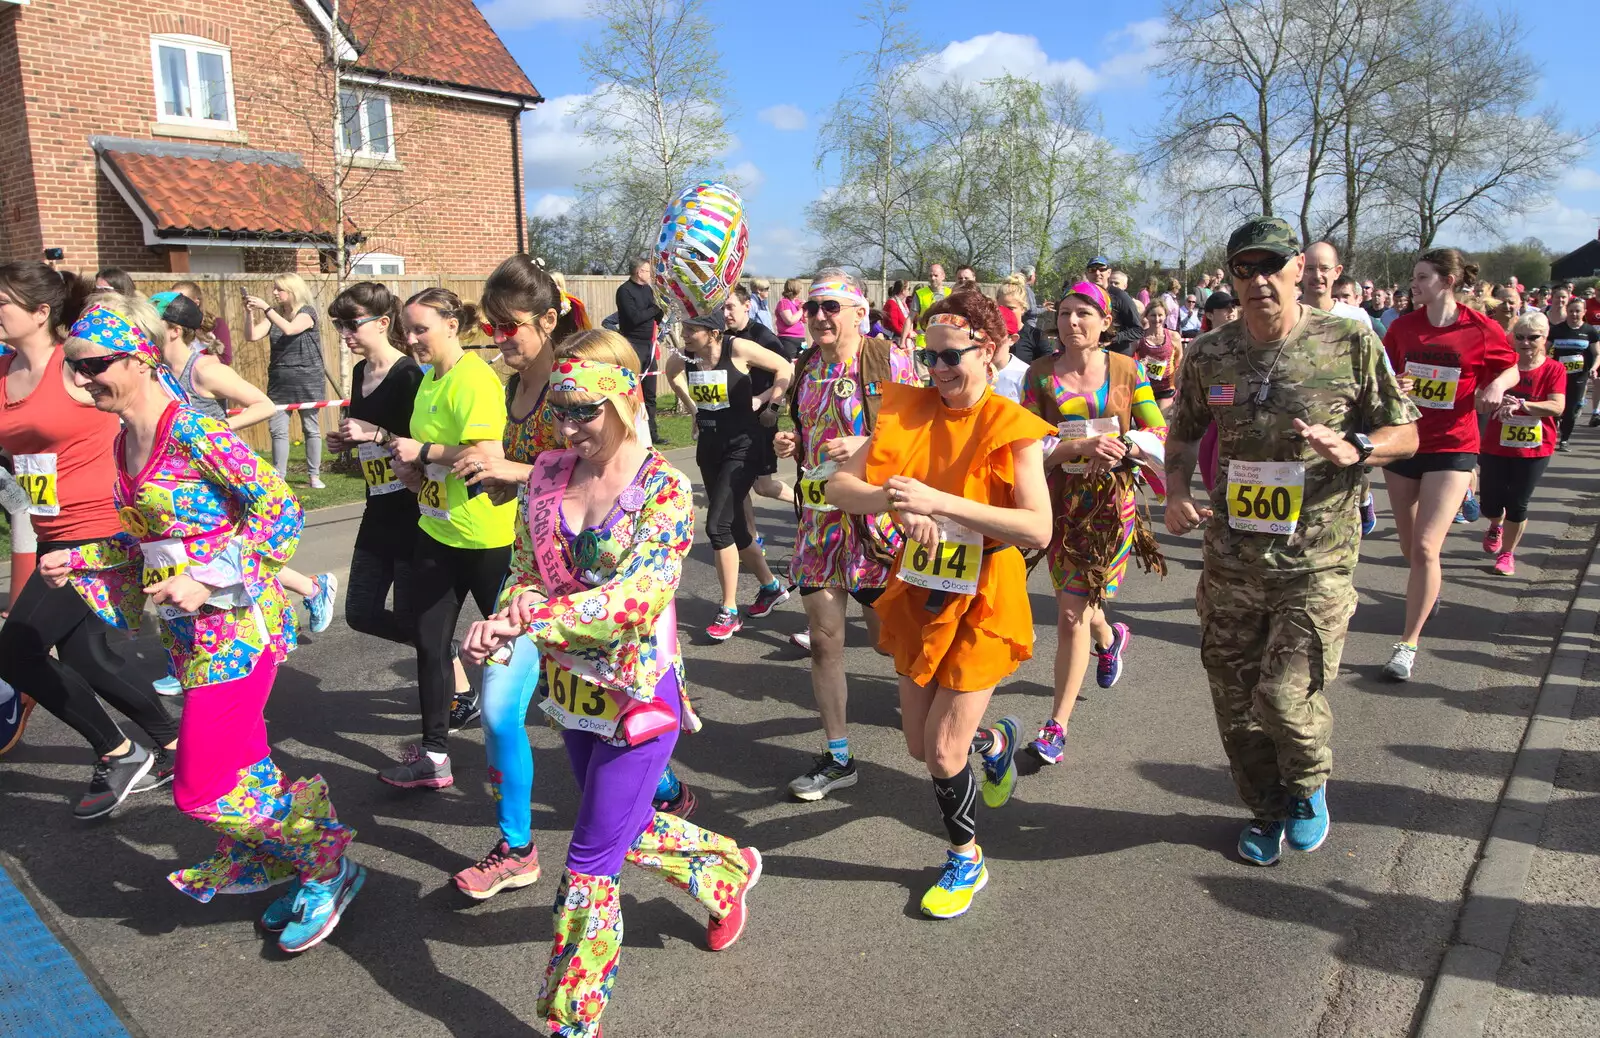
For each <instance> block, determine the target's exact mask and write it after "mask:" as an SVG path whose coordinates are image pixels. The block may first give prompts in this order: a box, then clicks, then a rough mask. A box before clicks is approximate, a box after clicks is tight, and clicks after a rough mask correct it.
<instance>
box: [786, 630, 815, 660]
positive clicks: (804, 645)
mask: <svg viewBox="0 0 1600 1038" xmlns="http://www.w3.org/2000/svg"><path fill="white" fill-rule="evenodd" d="M789 644H790V645H793V646H794V647H795V648H797V649H799V650H800V651H801V652H803V653H805V654H806V655H807V656H809V655H811V632H810V631H800V632H798V633H796V634H791V635H789Z"/></svg>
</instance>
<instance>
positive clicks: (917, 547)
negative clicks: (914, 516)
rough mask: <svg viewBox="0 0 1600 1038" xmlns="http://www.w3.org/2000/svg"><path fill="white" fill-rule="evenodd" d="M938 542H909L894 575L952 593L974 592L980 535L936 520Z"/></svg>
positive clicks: (980, 553)
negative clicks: (898, 568)
mask: <svg viewBox="0 0 1600 1038" xmlns="http://www.w3.org/2000/svg"><path fill="white" fill-rule="evenodd" d="M937 521H938V523H939V535H940V539H939V543H938V544H919V543H917V542H916V541H910V542H908V543H907V544H906V549H905V554H904V555H903V556H902V557H901V560H900V571H899V572H898V573H896V574H895V575H896V576H897V577H899V578H900V579H901V580H903V581H905V582H906V583H907V584H915V585H916V586H917V587H925V588H927V589H929V590H930V591H948V592H950V593H951V594H953V595H975V594H977V593H978V570H979V569H980V568H981V567H982V565H983V536H982V535H981V534H979V533H978V532H976V531H974V530H969V529H967V528H966V527H965V526H962V525H961V524H960V523H958V522H955V521H954V520H951V519H939V520H937Z"/></svg>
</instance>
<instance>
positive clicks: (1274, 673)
mask: <svg viewBox="0 0 1600 1038" xmlns="http://www.w3.org/2000/svg"><path fill="white" fill-rule="evenodd" d="M1355 606H1356V592H1355V585H1354V584H1353V583H1352V581H1351V570H1350V569H1345V568H1340V569H1329V570H1321V571H1318V572H1313V573H1284V574H1275V573H1271V572H1263V571H1261V570H1257V569H1252V568H1245V567H1238V566H1229V565H1226V564H1222V565H1218V564H1216V563H1215V562H1214V561H1213V560H1210V559H1207V560H1206V564H1205V569H1204V571H1203V573H1202V574H1201V577H1200V586H1199V588H1198V590H1197V591H1196V592H1195V609H1196V611H1197V612H1198V613H1199V614H1200V660H1201V663H1203V664H1204V665H1205V668H1206V675H1207V677H1208V678H1209V679H1210V682H1211V701H1212V705H1213V707H1214V708H1215V709H1216V714H1217V731H1218V733H1219V734H1221V736H1222V748H1223V750H1224V751H1225V752H1226V753H1227V755H1228V764H1229V767H1230V768H1231V770H1232V772H1233V782H1234V785H1235V786H1236V787H1238V790H1239V796H1240V798H1242V799H1243V800H1244V802H1245V806H1247V807H1248V808H1250V811H1251V813H1252V815H1254V816H1255V817H1257V818H1264V819H1282V818H1285V817H1287V816H1288V808H1289V804H1288V801H1289V798H1290V797H1309V796H1310V795H1311V794H1312V793H1314V792H1315V791H1316V790H1317V788H1318V787H1319V786H1321V785H1322V784H1323V783H1324V782H1326V781H1327V779H1328V775H1329V774H1330V773H1331V772H1332V771H1333V751H1332V750H1331V749H1330V748H1329V746H1328V740H1329V736H1330V735H1331V734H1332V730H1333V714H1332V712H1331V711H1330V710H1329V708H1328V700H1327V697H1326V695H1325V691H1326V689H1327V687H1328V685H1329V684H1330V683H1331V682H1332V681H1333V679H1334V676H1335V675H1336V674H1338V672H1339V657H1340V655H1341V654H1343V652H1344V638H1345V629H1346V627H1347V625H1348V624H1349V622H1350V616H1351V614H1352V613H1354V612H1355Z"/></svg>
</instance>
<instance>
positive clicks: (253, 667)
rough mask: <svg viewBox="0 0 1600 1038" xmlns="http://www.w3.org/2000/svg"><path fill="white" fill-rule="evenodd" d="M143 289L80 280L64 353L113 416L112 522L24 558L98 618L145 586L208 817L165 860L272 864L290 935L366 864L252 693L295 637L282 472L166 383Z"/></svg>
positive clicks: (191, 771) (204, 873) (187, 881)
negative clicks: (205, 856) (201, 846)
mask: <svg viewBox="0 0 1600 1038" xmlns="http://www.w3.org/2000/svg"><path fill="white" fill-rule="evenodd" d="M165 337H166V329H165V328H164V327H163V326H162V322H161V319H160V318H159V317H158V316H156V313H155V311H154V310H153V309H152V308H151V307H150V305H149V304H148V303H146V302H144V301H143V300H140V299H136V298H133V299H130V298H127V297H124V296H120V295H117V294H115V293H109V294H105V295H101V296H97V297H96V302H95V305H94V306H92V307H90V308H89V310H88V311H87V312H85V313H84V315H83V316H82V317H80V318H79V319H78V321H77V322H76V323H75V324H73V326H72V331H71V333H70V335H69V337H68V339H67V344H66V355H67V363H68V365H69V366H70V367H71V369H72V373H73V380H74V382H75V383H76V384H77V385H78V387H79V388H81V389H84V390H86V391H87V392H88V393H89V395H90V396H91V397H93V399H94V405H95V407H96V408H97V409H99V410H100V411H102V412H105V413H107V414H111V415H115V416H117V417H118V418H120V419H121V420H122V431H121V432H120V433H119V434H118V435H117V438H116V442H115V444H114V445H113V447H112V450H111V451H110V456H111V457H112V458H113V459H114V464H115V465H116V478H115V489H114V492H113V494H114V501H115V505H116V507H117V509H118V518H119V520H120V526H121V532H120V533H119V534H118V535H117V536H115V537H111V538H107V539H104V540H98V541H91V542H88V543H85V544H80V545H78V546H77V547H74V548H66V549H60V550H56V551H53V552H51V553H50V554H48V555H46V556H44V557H42V558H40V560H39V572H40V574H41V575H42V576H43V577H44V578H45V579H46V580H48V581H49V582H50V583H51V584H52V585H54V586H56V587H60V586H63V585H65V584H66V583H67V581H68V580H69V579H70V580H71V581H72V583H73V585H74V587H75V589H76V591H77V593H78V594H79V595H81V596H82V598H83V600H84V602H85V603H91V604H92V605H93V608H94V609H95V611H96V612H97V613H99V615H100V617H101V619H103V620H105V621H106V622H107V623H111V624H115V625H116V626H118V627H124V628H127V629H129V630H137V629H138V628H139V624H140V620H141V618H142V614H143V612H144V607H145V605H146V603H147V602H148V603H149V604H150V605H153V606H154V607H155V610H156V613H157V615H158V616H159V617H160V622H161V641H162V644H163V645H165V646H166V649H167V654H168V656H169V657H170V661H171V662H170V666H171V669H172V672H173V673H174V674H176V675H177V676H178V678H179V680H180V681H182V683H183V688H184V691H185V693H186V696H185V699H184V707H183V721H182V725H181V728H180V744H179V748H178V754H177V776H176V780H175V783H174V786H173V800H174V801H175V802H176V803H177V805H178V810H180V811H182V812H183V813H184V814H186V815H188V816H189V817H191V818H194V819H196V820H197V821H200V822H203V823H205V824H206V826H207V827H209V828H210V829H212V830H213V831H215V832H217V833H218V834H220V835H221V837H222V839H221V841H220V842H219V843H218V845H217V849H216V852H215V853H214V854H213V855H212V856H211V858H210V859H209V860H207V861H205V862H203V863H202V864H200V865H197V866H194V867H192V868H186V869H179V870H178V871H176V872H173V873H171V874H170V875H169V876H168V877H167V878H168V880H170V881H171V883H172V885H173V886H175V887H177V888H178V889H179V890H180V891H182V892H183V893H185V894H188V895H189V896H190V897H192V898H194V899H195V900H196V901H200V902H207V901H210V900H211V899H212V898H213V897H215V896H216V895H217V894H231V893H249V892H252V891H256V890H262V889H265V888H266V887H270V886H273V885H275V884H277V883H280V882H283V881H285V880H288V881H290V883H291V885H290V889H289V892H288V893H286V894H284V895H283V896H282V897H280V898H279V899H278V900H276V901H274V902H273V903H272V904H271V905H270V906H269V907H268V908H267V911H266V914H265V915H264V916H263V917H262V919H261V925H262V927H263V928H264V929H266V930H268V931H274V932H276V931H281V935H280V936H279V938H278V947H279V948H281V949H283V950H284V951H286V952H290V953H295V952H302V951H305V950H306V949H307V948H310V947H312V946H313V945H315V944H318V943H320V942H321V941H322V940H324V939H325V938H326V937H327V936H328V935H329V934H330V933H332V932H333V929H334V927H335V926H337V925H338V924H339V919H340V917H341V916H342V914H343V913H344V910H345V909H346V908H347V907H348V906H349V903H350V900H351V899H352V898H354V897H355V895H356V893H357V892H358V891H359V890H360V889H361V885H362V883H363V881H364V880H365V879H366V869H364V868H363V867H362V866H360V865H357V864H356V863H355V862H353V861H351V860H350V857H349V855H348V854H347V849H348V847H349V844H350V841H351V840H352V839H354V838H355V831H354V830H352V829H350V828H349V827H348V826H345V825H341V824H340V823H339V822H338V821H337V819H336V817H335V815H334V811H333V805H332V804H331V803H330V802H329V800H328V787H327V784H326V783H325V782H324V781H323V780H322V777H321V776H316V777H313V778H311V779H300V780H296V781H294V782H288V781H285V779H284V777H283V774H282V772H280V771H279V770H278V767H277V765H276V764H275V763H274V762H273V760H272V749H271V747H270V746H269V745H268V743H267V724H266V718H265V716H264V711H265V709H266V705H267V699H268V697H269V696H270V695H271V693H272V683H273V679H274V678H275V677H276V675H277V672H278V667H279V665H281V664H282V663H283V660H284V658H285V657H286V656H288V654H289V653H290V652H291V651H293V649H294V647H295V622H294V609H293V607H292V606H290V604H289V599H288V597H287V596H286V595H285V594H284V592H283V587H282V586H281V585H280V584H279V583H278V580H277V575H276V574H277V570H278V567H280V566H282V565H283V563H284V561H285V560H286V559H288V558H289V556H290V555H292V554H293V553H294V549H295V545H296V544H297V543H298V542H299V539H300V530H301V523H302V516H301V512H300V505H299V504H298V503H297V502H296V501H295V499H294V495H293V494H292V493H290V492H289V486H288V484H287V483H285V482H284V481H283V478H282V477H281V476H279V475H278V474H277V472H275V471H273V470H272V469H270V468H267V467H266V466H265V465H264V464H262V462H261V459H260V458H258V457H256V455H255V453H254V452H253V451H251V450H250V448H249V447H247V446H245V444H244V442H243V441H242V440H240V439H239V438H238V436H237V435H236V434H234V433H233V432H232V431H231V430H230V429H228V427H227V426H225V425H223V424H222V423H221V422H218V421H215V420H213V419H210V418H205V417H203V416H201V415H200V414H198V413H196V412H195V411H194V410H192V409H190V408H187V407H184V406H182V405H181V404H179V403H178V402H177V401H176V400H174V399H173V398H172V396H171V395H170V393H169V392H168V389H167V387H166V385H165V384H164V380H165V379H168V378H170V377H171V373H170V372H168V371H166V370H165V367H164V365H163V364H162V361H161V355H160V353H159V352H158V348H157V347H156V345H155V344H156V343H158V342H161V341H162V340H163V339H164V338H165Z"/></svg>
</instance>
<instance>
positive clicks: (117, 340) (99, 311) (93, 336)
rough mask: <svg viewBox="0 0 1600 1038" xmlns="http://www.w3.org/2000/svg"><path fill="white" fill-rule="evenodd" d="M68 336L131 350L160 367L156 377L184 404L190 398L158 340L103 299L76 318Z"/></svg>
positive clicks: (112, 348)
mask: <svg viewBox="0 0 1600 1038" xmlns="http://www.w3.org/2000/svg"><path fill="white" fill-rule="evenodd" d="M67 338H69V339H82V340H83V341H84V342H87V343H93V344H94V345H96V346H99V347H101V348H102V349H107V350H110V351H111V352H112V353H127V354H131V355H132V356H133V357H134V358H136V359H137V360H138V361H139V362H140V363H141V364H147V365H149V366H150V367H152V368H155V369H156V377H157V378H158V379H159V380H160V382H161V387H162V388H163V389H165V390H166V391H167V394H168V395H169V396H171V397H172V399H174V400H176V401H178V403H180V404H185V403H188V402H189V397H188V394H186V393H185V392H184V391H183V387H182V386H180V385H179V384H178V380H177V378H176V377H175V376H174V375H173V374H172V369H171V368H169V367H167V365H166V362H165V361H164V360H162V358H161V351H160V350H159V349H157V348H156V345H155V343H153V342H151V341H150V337H149V336H148V335H146V334H145V333H144V331H143V330H142V329H141V328H139V327H138V326H137V325H135V324H133V323H132V322H131V321H129V320H128V319H127V318H126V317H123V316H122V315H121V314H119V313H117V312H116V311H115V310H112V309H109V308H107V307H105V306H102V305H101V304H99V303H96V304H95V305H94V306H91V307H89V309H87V310H85V311H84V312H83V316H82V317H80V318H78V319H77V320H76V321H75V322H73V325H72V330H71V331H69V332H68V333H67Z"/></svg>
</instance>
